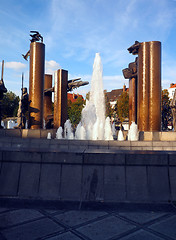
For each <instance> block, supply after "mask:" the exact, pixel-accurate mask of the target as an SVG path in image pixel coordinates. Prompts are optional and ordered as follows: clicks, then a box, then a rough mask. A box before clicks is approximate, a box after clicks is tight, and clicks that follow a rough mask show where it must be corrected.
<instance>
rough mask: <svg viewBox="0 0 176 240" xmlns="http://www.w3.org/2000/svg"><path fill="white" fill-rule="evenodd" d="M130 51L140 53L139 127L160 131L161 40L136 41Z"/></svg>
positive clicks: (138, 75) (138, 69) (142, 129)
mask: <svg viewBox="0 0 176 240" xmlns="http://www.w3.org/2000/svg"><path fill="white" fill-rule="evenodd" d="M128 51H129V53H132V54H133V55H136V54H138V64H137V124H138V128H139V130H140V131H160V129H161V43H160V42H159V41H151V42H141V43H139V42H138V41H135V43H134V44H133V45H132V46H131V47H129V48H128ZM130 71H131V70H130ZM124 73H125V72H124ZM125 74H126V77H127V76H128V77H129V76H131V75H130V73H129V72H128V73H127V71H126V73H125ZM124 76H125V75H124ZM129 87H130V86H129ZM129 91H130V90H129Z"/></svg>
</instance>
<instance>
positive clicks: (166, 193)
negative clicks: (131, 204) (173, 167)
mask: <svg viewBox="0 0 176 240" xmlns="http://www.w3.org/2000/svg"><path fill="white" fill-rule="evenodd" d="M148 190H149V195H150V199H152V201H156V202H157V201H169V200H171V196H170V189H169V179H168V169H167V168H163V167H162V166H161V167H159V166H158V167H154V166H153V167H151V166H149V167H148Z"/></svg>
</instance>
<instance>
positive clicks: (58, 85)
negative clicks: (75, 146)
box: [54, 69, 68, 129]
mask: <svg viewBox="0 0 176 240" xmlns="http://www.w3.org/2000/svg"><path fill="white" fill-rule="evenodd" d="M67 84H68V71H66V70H63V69H59V70H57V71H56V72H55V76H54V128H56V129H57V128H59V127H60V126H62V127H64V123H65V122H66V120H67Z"/></svg>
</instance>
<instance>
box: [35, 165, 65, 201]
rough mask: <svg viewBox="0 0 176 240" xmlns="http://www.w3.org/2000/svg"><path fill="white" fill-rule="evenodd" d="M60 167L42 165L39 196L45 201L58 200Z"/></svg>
mask: <svg viewBox="0 0 176 240" xmlns="http://www.w3.org/2000/svg"><path fill="white" fill-rule="evenodd" d="M60 177H61V166H60V165H57V164H43V165H42V167H41V176H40V187H39V196H40V197H44V198H45V199H48V198H49V199H53V198H54V199H55V198H57V199H59V198H60Z"/></svg>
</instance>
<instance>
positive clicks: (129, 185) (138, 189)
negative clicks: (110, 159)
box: [126, 166, 149, 202]
mask: <svg viewBox="0 0 176 240" xmlns="http://www.w3.org/2000/svg"><path fill="white" fill-rule="evenodd" d="M126 189H127V200H128V201H138V202H141V201H147V200H148V199H149V194H148V186H147V170H146V167H145V166H142V167H141V166H135V167H134V166H127V167H126Z"/></svg>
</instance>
